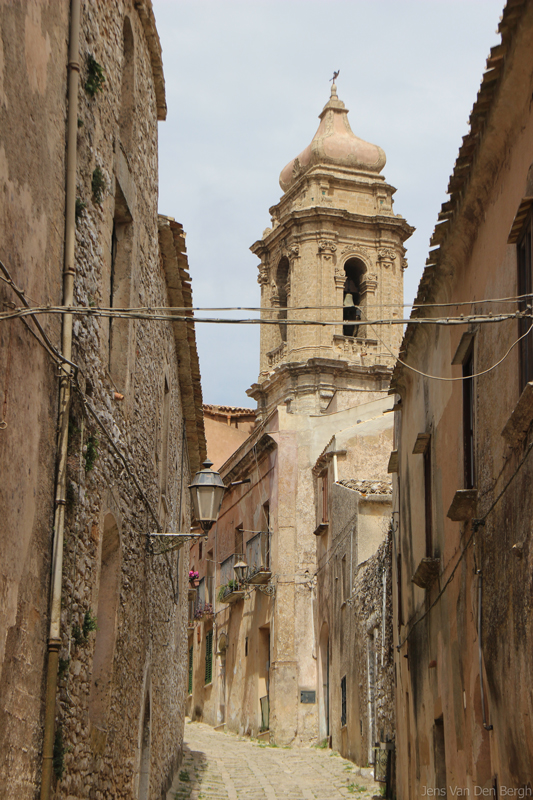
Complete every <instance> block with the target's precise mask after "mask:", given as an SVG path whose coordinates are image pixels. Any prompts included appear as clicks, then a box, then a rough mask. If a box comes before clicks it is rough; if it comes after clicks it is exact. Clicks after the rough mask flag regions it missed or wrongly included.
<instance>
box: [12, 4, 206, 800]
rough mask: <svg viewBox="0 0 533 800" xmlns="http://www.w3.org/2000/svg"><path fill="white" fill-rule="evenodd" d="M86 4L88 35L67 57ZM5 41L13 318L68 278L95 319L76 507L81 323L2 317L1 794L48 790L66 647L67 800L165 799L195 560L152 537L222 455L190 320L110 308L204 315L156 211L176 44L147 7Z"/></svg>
mask: <svg viewBox="0 0 533 800" xmlns="http://www.w3.org/2000/svg"><path fill="white" fill-rule="evenodd" d="M76 9H78V10H79V19H80V26H79V37H78V36H76V37H75V41H74V40H73V39H71V40H70V41H69V35H70V36H71V37H72V33H70V34H69V26H70V24H71V22H72V20H75V18H76V13H77V11H76ZM71 14H72V20H71ZM0 30H1V37H0V45H1V56H0V131H1V133H0V165H1V166H0V175H1V181H2V187H3V196H4V204H3V213H2V215H1V218H0V240H1V243H0V259H1V261H2V262H3V265H4V269H3V271H2V275H3V277H4V278H5V279H6V280H7V283H6V282H3V283H2V284H1V286H0V296H1V300H2V310H4V311H5V310H6V309H13V307H14V306H20V305H22V304H23V302H24V300H23V298H24V297H25V298H27V300H28V302H29V303H30V304H31V305H32V306H46V305H51V306H60V305H61V304H62V302H63V290H62V287H63V283H64V280H63V271H64V269H65V270H66V272H69V274H70V275H71V276H72V277H73V285H74V288H73V301H72V302H73V305H74V306H77V307H80V308H81V309H82V311H81V313H80V314H75V315H74V321H73V326H72V355H71V361H72V362H73V364H74V365H75V366H76V368H75V369H74V368H73V371H72V381H71V382H70V383H69V382H68V381H67V383H68V384H69V385H70V398H71V399H70V410H69V412H68V450H67V452H66V457H67V460H66V469H67V472H66V485H65V490H66V491H65V496H64V498H63V497H61V496H60V495H58V494H57V491H58V490H57V489H56V488H55V486H54V484H55V481H56V474H59V473H60V472H61V469H60V470H59V472H58V471H57V470H58V466H57V465H58V461H59V445H58V439H59V440H60V439H61V430H62V423H61V422H60V424H59V426H58V397H59V394H58V393H59V383H60V382H59V379H58V374H59V373H61V374H64V368H63V369H62V370H60V369H59V367H58V365H60V364H61V352H60V351H61V350H62V333H61V331H62V327H63V326H64V324H65V323H64V319H67V318H68V315H63V316H60V315H56V316H52V315H42V316H40V317H39V318H38V319H37V322H39V323H40V325H41V330H39V329H38V328H37V325H36V321H35V319H36V318H33V317H26V318H25V321H24V320H22V319H17V318H13V319H11V320H2V321H1V323H0V376H1V377H0V380H1V383H2V388H1V392H2V421H1V422H2V424H1V425H0V464H1V467H0V469H1V472H2V476H3V477H2V485H1V487H0V493H1V501H0V506H1V508H2V516H3V534H2V544H1V548H2V555H1V557H0V593H1V602H0V670H1V673H0V754H1V755H0V794H1V795H2V796H6V797H17V798H35V797H36V796H37V795H38V793H39V788H40V784H41V776H42V764H43V725H45V694H46V690H47V686H48V688H50V682H49V677H50V676H48V683H47V663H53V661H52V656H51V655H50V654H49V655H47V645H48V647H49V648H51V650H50V653H52V655H53V653H54V652H55V653H56V654H57V651H59V652H58V656H59V670H58V686H57V692H56V699H55V707H54V704H53V698H54V695H53V694H52V711H53V719H52V735H53V745H54V746H53V783H52V792H53V796H55V797H58V798H59V797H65V798H67V797H68V798H70V800H73V798H78V797H116V798H121V797H123V798H131V797H136V798H156V797H160V796H161V793H162V792H163V791H164V790H165V789H166V788H167V787H168V785H169V781H170V779H171V776H172V771H173V769H174V768H175V766H176V764H177V762H178V759H179V755H180V745H181V738H182V732H183V720H184V711H185V693H186V683H185V681H186V616H187V590H188V582H187V571H188V552H187V553H185V552H182V553H181V557H179V551H178V550H170V551H169V552H165V553H163V552H162V550H163V549H165V543H164V541H163V540H162V539H153V538H151V537H150V535H149V534H150V533H154V532H156V531H162V530H164V529H165V528H167V529H169V530H188V529H189V525H190V509H189V503H188V497H187V494H188V493H187V491H186V486H187V484H188V483H189V482H190V477H191V474H192V473H194V471H195V470H196V469H198V468H199V465H200V463H201V461H202V460H203V458H204V457H205V449H206V448H205V435H204V429H203V416H202V395H201V388H200V376H199V367H198V357H197V352H196V344H195V337H194V328H193V327H192V323H190V322H187V321H183V320H179V321H176V322H173V323H171V322H166V321H154V320H143V319H136V320H133V319H120V318H112V319H111V318H109V317H106V316H100V314H99V312H98V309H99V308H101V307H103V308H109V307H111V308H114V307H132V306H141V307H142V306H146V307H151V308H154V307H157V306H170V305H175V306H180V307H186V308H187V307H188V308H191V307H192V298H191V289H190V277H189V274H188V267H187V257H186V253H185V238H184V233H183V230H182V228H181V226H180V225H179V224H178V223H176V222H175V221H174V220H173V219H171V218H169V217H161V216H158V214H157V195H158V183H157V182H158V172H157V124H158V120H163V119H164V118H165V114H166V106H165V89H164V81H163V72H162V64H161V51H160V46H159V39H158V35H157V31H156V28H155V20H154V16H153V11H152V6H151V2H150V0H142V2H133V0H126V2H114V1H113V2H88V0H87V1H86V0H82V1H81V2H76V0H73V2H72V3H71V4H70V3H67V2H54V3H51V4H44V3H37V2H32V0H28V1H27V2H20V3H16V4H7V5H6V4H4V5H3V6H2V8H1V9H0ZM73 47H74V52H76V50H79V54H78V58H77V59H76V58H73V56H72V53H73ZM69 48H70V55H69ZM69 61H70V70H69V69H67V66H68V65H69ZM78 65H79V72H80V77H79V89H78V91H77V92H76V93H74V95H71V96H70V100H69V101H68V102H67V90H68V85H69V84H70V82H71V76H72V74H73V73H74V72H77V69H78ZM67 78H68V80H67ZM69 102H70V103H71V106H70V108H69ZM76 104H77V109H76ZM73 108H74V109H76V115H77V130H76V131H75V135H74V137H73V139H74V149H72V147H71V148H70V150H68V152H69V154H70V156H69V157H70V158H71V159H72V155H73V154H74V165H75V179H76V185H75V195H76V204H75V208H76V223H75V226H73V227H71V228H70V229H69V213H71V215H72V216H71V219H73V211H74V207H73V206H72V207H69V206H68V202H67V200H66V194H67V195H68V190H67V193H66V190H65V185H66V183H67V186H68V175H67V181H66V179H65V175H66V173H68V170H67V150H66V141H67V129H66V123H67V117H68V114H69V112H70V113H72V109H73ZM75 121H76V118H75ZM69 130H70V129H69ZM71 165H72V160H70V161H69V169H70V167H71ZM66 207H67V211H66V220H65V208H66ZM65 230H67V234H66V237H67V238H66V239H65ZM69 231H70V233H71V234H72V233H73V234H74V237H75V248H74V261H73V267H68V268H66V267H64V266H63V264H64V261H66V253H67V250H68V244H67V245H66V244H65V242H66V241H67V242H68V236H69ZM10 281H12V282H11V283H10ZM15 289H18V290H21V291H19V292H18V293H17V291H15ZM22 292H23V294H22ZM85 309H93V312H92V313H91V315H88V314H86V313H85V312H84V310H85ZM63 330H64V327H63ZM32 334H33V335H32ZM63 342H64V336H63ZM40 345H43V346H40ZM58 354H59V355H58ZM63 363H64V362H63ZM61 383H62V385H63V386H64V380H63V381H62V382H61ZM62 391H63V390H62ZM64 396H65V395H64V394H63V395H62V397H64ZM63 418H64V415H63V417H62V416H60V420H61V419H63ZM58 428H59V433H60V435H59V437H58ZM54 494H56V497H57V498H58V499H57V502H56V504H55V503H54ZM55 505H58V506H62V508H63V509H64V512H63V513H64V519H65V525H64V546H63V548H61V552H62V557H63V569H62V574H61V570H60V571H59V573H58V572H57V570H56V569H55V567H54V564H55V563H57V558H58V555H57V545H56V554H55V555H54V558H52V552H53V547H54V541H57V526H56V531H55V532H54V513H55V514H56V517H55V518H56V520H57V518H58V517H57V511H55V509H54V506H55ZM54 536H56V539H54ZM51 572H52V573H53V575H54V576H57V577H58V579H59V580H60V585H61V587H62V588H61V620H60V629H59V637H56V638H54V639H53V640H52V639H51V638H50V643H49V642H48V640H49V637H51V634H50V629H49V619H50V608H49V601H48V597H49V592H50V573H51ZM56 657H57V655H56ZM52 688H53V687H52ZM45 756H46V752H45ZM45 762H46V757H45ZM48 763H50V761H48Z"/></svg>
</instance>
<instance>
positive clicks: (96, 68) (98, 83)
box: [85, 55, 105, 97]
mask: <svg viewBox="0 0 533 800" xmlns="http://www.w3.org/2000/svg"><path fill="white" fill-rule="evenodd" d="M104 83H105V75H104V68H103V67H102V66H101V65H100V64H99V63H98V61H96V59H95V57H94V56H93V55H89V56H88V58H87V80H86V81H85V91H86V92H87V94H88V95H89V96H90V97H94V96H95V95H96V94H98V92H101V91H102V88H103V85H104Z"/></svg>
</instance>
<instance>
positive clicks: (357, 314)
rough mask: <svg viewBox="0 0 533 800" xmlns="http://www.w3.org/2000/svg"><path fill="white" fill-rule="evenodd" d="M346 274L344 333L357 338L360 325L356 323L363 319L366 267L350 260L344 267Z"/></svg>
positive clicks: (359, 262) (361, 263) (343, 311)
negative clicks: (364, 274)
mask: <svg viewBox="0 0 533 800" xmlns="http://www.w3.org/2000/svg"><path fill="white" fill-rule="evenodd" d="M344 272H345V274H346V280H345V282H344V294H343V309H342V319H343V322H344V323H345V324H344V325H343V328H342V332H343V335H344V336H357V333H358V330H359V325H357V324H355V323H357V322H358V321H359V320H360V319H361V307H360V306H361V277H362V275H363V273H364V272H366V267H365V265H364V264H363V262H362V261H360V260H359V259H357V258H350V259H349V260H348V261H347V262H346V264H345V265H344ZM348 323H350V324H348Z"/></svg>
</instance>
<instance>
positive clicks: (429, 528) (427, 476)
mask: <svg viewBox="0 0 533 800" xmlns="http://www.w3.org/2000/svg"><path fill="white" fill-rule="evenodd" d="M424 516H425V523H426V556H427V557H428V558H433V514H432V507H431V446H430V443H429V442H428V445H427V447H426V450H425V452H424Z"/></svg>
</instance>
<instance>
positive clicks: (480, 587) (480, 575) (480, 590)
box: [477, 569, 493, 731]
mask: <svg viewBox="0 0 533 800" xmlns="http://www.w3.org/2000/svg"><path fill="white" fill-rule="evenodd" d="M477 591H478V604H477V605H478V608H477V639H478V643H479V689H480V692H481V715H482V717H483V727H484V728H485V730H486V731H491V730H492V728H493V726H492V725H488V724H487V714H486V711H485V692H484V689H483V650H482V647H481V604H482V602H483V573H482V572H481V570H480V569H478V571H477Z"/></svg>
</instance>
